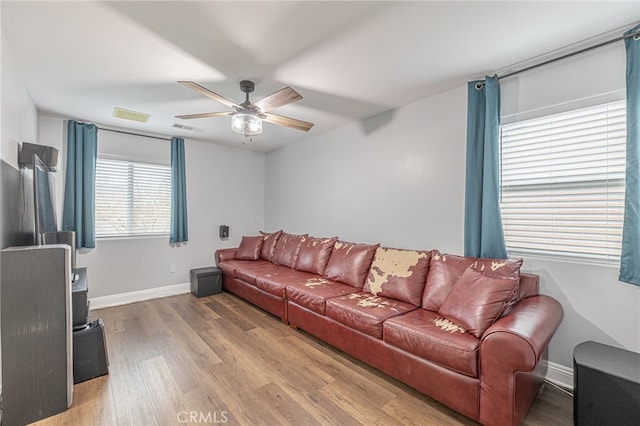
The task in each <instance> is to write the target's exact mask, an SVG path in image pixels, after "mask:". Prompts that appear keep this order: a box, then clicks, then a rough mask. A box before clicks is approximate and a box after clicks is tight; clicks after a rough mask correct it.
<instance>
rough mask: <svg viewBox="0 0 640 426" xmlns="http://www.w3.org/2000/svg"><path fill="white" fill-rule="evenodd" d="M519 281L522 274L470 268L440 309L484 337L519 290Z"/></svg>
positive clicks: (469, 330) (444, 315) (466, 328)
mask: <svg viewBox="0 0 640 426" xmlns="http://www.w3.org/2000/svg"><path fill="white" fill-rule="evenodd" d="M519 281H520V277H513V276H511V277H502V276H498V275H490V274H487V273H483V272H480V271H477V270H475V269H473V268H468V269H467V270H466V271H464V273H463V274H462V276H461V277H460V279H458V281H456V283H455V285H454V286H453V288H452V289H451V292H450V293H449V295H448V296H447V298H446V299H445V300H444V303H442V306H441V307H440V310H439V311H438V313H439V314H440V315H442V316H443V317H445V318H446V319H448V320H450V321H452V322H453V323H455V324H458V325H459V326H461V327H462V328H464V329H465V330H467V331H468V332H469V333H471V334H473V335H474V336H476V337H477V338H480V337H481V336H482V334H483V333H484V332H485V331H486V330H487V328H489V327H490V326H491V324H493V323H494V322H495V321H496V320H497V319H498V318H500V316H501V315H502V314H503V312H504V310H505V308H506V307H507V305H508V302H509V300H511V299H513V298H514V297H515V295H516V294H517V293H518V282H519Z"/></svg>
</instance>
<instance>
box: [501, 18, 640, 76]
mask: <svg viewBox="0 0 640 426" xmlns="http://www.w3.org/2000/svg"><path fill="white" fill-rule="evenodd" d="M630 37H633V38H634V39H636V40H638V38H640V30H638V31H635V32H633V33H631V34H628V35H626V36H625V35H623V36H620V37H616V38H612V39H611V40H607V41H603V42H602V43H598V44H595V45H593V46H589V47H585V48H584V49H580V50H576V51H575V52H571V53H567V54H565V55H562V56H558V57H557V58H553V59H549V60H546V61H543V62H540V63H539V64H534V65H530V66H528V67H525V68H522V69H521V70H517V71H512V72H508V73H506V74H504V75H499V76H498V80H502V79H503V78H507V77H511V76H514V75H516V74H520V73H521V72H525V71H529V70H532V69H534V68H538V67H542V66H544V65H548V64H550V63H552V62H556V61H561V60H563V59H567V58H570V57H572V56H575V55H579V54H581V53H584V52H588V51H590V50H593V49H598V48H600V47H604V46H607V45H609V44H612V43H615V42H616V41H620V40H624V39H627V38H630Z"/></svg>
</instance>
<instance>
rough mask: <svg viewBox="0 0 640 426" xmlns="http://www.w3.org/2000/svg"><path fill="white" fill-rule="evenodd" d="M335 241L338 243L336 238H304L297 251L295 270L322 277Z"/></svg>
mask: <svg viewBox="0 0 640 426" xmlns="http://www.w3.org/2000/svg"><path fill="white" fill-rule="evenodd" d="M336 241H338V238H337V237H334V238H314V237H307V238H305V239H304V240H303V241H302V244H301V245H300V250H299V251H298V257H297V258H296V265H295V269H297V270H299V271H304V272H311V273H312V274H318V275H322V274H323V273H324V269H325V268H326V267H327V262H329V257H330V256H331V252H332V251H333V246H334V245H335V244H336Z"/></svg>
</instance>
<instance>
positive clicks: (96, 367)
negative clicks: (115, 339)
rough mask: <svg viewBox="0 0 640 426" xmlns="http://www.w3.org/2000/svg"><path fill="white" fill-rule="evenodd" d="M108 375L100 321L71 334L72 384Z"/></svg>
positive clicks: (102, 328)
mask: <svg viewBox="0 0 640 426" xmlns="http://www.w3.org/2000/svg"><path fill="white" fill-rule="evenodd" d="M108 373H109V358H108V356H107V346H106V344H105V339H104V324H103V323H102V320H101V319H97V320H96V321H93V322H90V323H88V324H87V326H86V327H85V328H83V329H82V330H77V331H74V332H73V383H74V384H75V383H80V382H84V381H85V380H89V379H93V378H94V377H98V376H104V375H105V374H108Z"/></svg>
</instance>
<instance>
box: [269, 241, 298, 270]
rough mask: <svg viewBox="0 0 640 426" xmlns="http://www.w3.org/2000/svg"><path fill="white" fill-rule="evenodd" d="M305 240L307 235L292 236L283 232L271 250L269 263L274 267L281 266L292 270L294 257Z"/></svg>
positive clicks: (294, 262) (294, 261)
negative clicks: (271, 254) (273, 264)
mask: <svg viewBox="0 0 640 426" xmlns="http://www.w3.org/2000/svg"><path fill="white" fill-rule="evenodd" d="M305 238H307V234H304V235H293V234H287V233H286V232H283V233H282V235H280V238H279V239H278V242H277V243H276V246H275V248H274V249H273V256H272V257H271V261H272V262H273V263H275V264H276V265H283V266H287V267H289V268H292V269H293V266H294V265H295V264H296V257H297V256H298V250H300V245H301V244H302V240H303V239H305Z"/></svg>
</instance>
